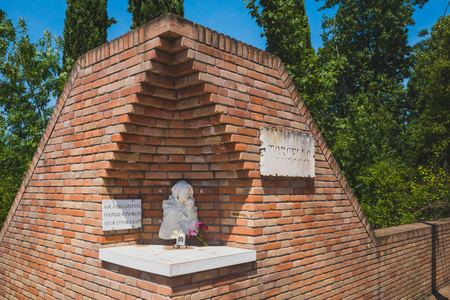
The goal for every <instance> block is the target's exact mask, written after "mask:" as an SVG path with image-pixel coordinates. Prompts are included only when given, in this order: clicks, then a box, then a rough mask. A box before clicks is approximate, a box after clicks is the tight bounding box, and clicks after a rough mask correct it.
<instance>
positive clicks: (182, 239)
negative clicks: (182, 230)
mask: <svg viewBox="0 0 450 300" xmlns="http://www.w3.org/2000/svg"><path fill="white" fill-rule="evenodd" d="M175 241H176V243H175V245H174V247H175V248H177V249H180V248H185V247H186V235H184V234H180V235H178V236H177V237H176V239H175Z"/></svg>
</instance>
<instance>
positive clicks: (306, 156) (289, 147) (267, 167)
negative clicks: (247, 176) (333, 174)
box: [260, 126, 315, 177]
mask: <svg viewBox="0 0 450 300" xmlns="http://www.w3.org/2000/svg"><path fill="white" fill-rule="evenodd" d="M260 140H261V148H260V153H261V155H260V157H261V158H260V168H261V169H260V171H261V175H263V176H287V177H315V169H314V136H312V135H309V134H306V133H298V132H293V131H287V130H281V129H277V128H272V127H264V126H263V127H261V134H260Z"/></svg>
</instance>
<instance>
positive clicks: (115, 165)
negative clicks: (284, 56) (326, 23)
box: [0, 14, 450, 299]
mask: <svg viewBox="0 0 450 300" xmlns="http://www.w3.org/2000/svg"><path fill="white" fill-rule="evenodd" d="M262 126H266V127H274V128H278V129H283V130H288V131H293V132H303V133H308V134H310V135H313V136H314V139H315V178H291V177H267V176H261V174H260V172H259V162H260V153H259V146H260V140H259V134H260V128H261V127H262ZM182 179H183V180H186V181H188V182H189V183H190V184H192V186H193V187H194V189H195V199H196V201H197V206H198V214H199V218H200V219H201V220H202V221H203V223H205V224H208V225H209V227H210V230H209V232H208V234H207V239H208V241H209V243H210V244H211V245H224V246H234V247H239V248H247V249H254V250H256V251H257V261H256V263H247V264H242V265H239V266H235V267H226V268H220V269H215V270H211V271H207V272H201V273H196V274H190V275H183V276H177V277H171V278H168V277H164V276H160V275H155V274H151V273H146V272H142V271H139V270H135V269H130V268H127V267H123V266H119V265H115V264H111V263H106V262H104V261H103V262H102V261H101V260H100V259H99V249H101V248H105V247H116V246H123V245H136V244H161V243H163V242H162V241H161V240H160V239H158V230H159V226H160V221H161V218H162V200H164V199H167V196H168V195H169V192H170V187H171V186H172V185H173V184H174V183H176V182H177V181H178V180H182ZM105 199H142V214H143V217H142V228H139V229H130V230H120V231H107V232H103V230H102V204H101V203H102V200H105ZM0 243H1V244H0V254H1V257H0V285H1V286H0V297H2V298H7V299H9V298H11V299H15V298H18V299H72V298H73V299H94V298H95V299H105V298H113V299H210V298H211V299H236V298H248V299H265V298H274V299H275V298H276V299H296V298H298V299H400V298H405V299H418V298H420V297H422V296H423V295H426V294H427V293H429V292H431V291H432V290H433V289H435V288H436V287H438V286H441V285H443V284H446V283H448V282H449V281H450V276H449V273H450V271H449V269H448V266H449V264H450V253H448V250H447V252H446V250H445V247H447V248H448V245H449V244H450V222H434V223H430V224H414V225H409V226H402V227H397V228H392V229H387V230H384V231H377V234H375V232H374V231H373V230H372V229H371V226H370V224H369V222H368V220H367V218H366V217H365V215H364V213H363V211H362V210H361V207H360V205H359V203H358V201H357V200H356V199H355V197H354V195H353V193H352V191H351V188H350V186H349V185H348V183H347V182H346V180H345V178H344V176H343V175H342V173H341V171H340V169H339V166H338V165H337V163H336V161H335V159H334V158H333V156H332V154H331V152H330V150H329V148H328V147H327V145H326V143H325V141H324V139H323V137H322V135H321V134H320V131H319V129H318V128H317V125H316V124H315V122H314V121H313V119H312V117H311V115H310V113H309V111H308V109H307V108H306V106H305V105H304V103H303V101H302V100H301V97H300V96H299V93H298V92H297V90H296V89H295V87H294V84H293V82H292V80H291V79H290V78H289V76H288V73H287V71H286V69H285V67H284V65H283V64H282V63H281V61H280V59H279V58H278V57H276V56H273V55H271V54H269V53H266V52H264V51H261V50H259V49H256V48H253V47H251V46H249V45H246V44H243V43H241V42H239V41H236V40H234V39H232V38H230V37H228V36H224V35H222V34H220V33H217V32H214V31H212V30H210V29H208V28H204V27H202V26H200V25H197V24H195V23H192V22H190V21H187V20H185V19H182V18H179V17H176V16H174V15H171V14H169V15H165V16H163V17H161V18H158V19H156V20H154V21H152V22H150V23H148V24H146V25H145V26H143V27H140V28H138V29H136V30H134V31H131V32H129V33H127V34H125V35H123V36H121V37H119V38H117V39H115V40H113V41H111V42H109V43H106V44H104V45H102V46H100V47H98V48H96V49H94V50H92V51H90V52H88V53H87V54H85V55H83V56H82V57H80V58H79V59H78V61H77V62H76V64H75V66H74V68H73V71H72V73H71V75H70V78H69V80H68V82H67V84H66V86H65V88H64V92H63V94H62V95H61V97H60V98H59V100H58V102H57V105H56V107H55V111H54V113H53V116H52V118H51V121H50V122H49V124H48V126H47V128H46V131H45V133H44V135H43V137H42V140H41V143H40V145H39V148H38V149H37V151H36V153H35V156H34V158H33V161H32V163H31V165H30V168H29V170H28V173H27V175H26V177H25V179H24V181H23V184H22V186H21V188H20V191H19V193H18V195H17V197H16V199H15V201H14V204H13V206H12V208H11V211H10V213H9V215H8V218H7V220H6V222H5V225H4V226H3V227H2V230H1V232H0Z"/></svg>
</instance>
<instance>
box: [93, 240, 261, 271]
mask: <svg viewBox="0 0 450 300" xmlns="http://www.w3.org/2000/svg"><path fill="white" fill-rule="evenodd" d="M100 259H101V260H103V261H107V262H110V263H113V264H116V265H120V266H125V267H128V268H132V269H136V270H140V271H144V272H149V273H153V274H158V275H163V276H167V277H174V276H180V275H185V274H191V273H197V272H202V271H207V270H212V269H218V268H222V267H229V266H233V265H238V264H243V263H248V262H253V261H256V251H254V250H248V249H241V248H233V247H224V246H218V247H190V246H188V247H187V248H185V249H175V248H174V247H173V246H161V245H143V246H123V247H114V248H105V249H100Z"/></svg>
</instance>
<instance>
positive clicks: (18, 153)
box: [0, 10, 66, 224]
mask: <svg viewBox="0 0 450 300" xmlns="http://www.w3.org/2000/svg"><path fill="white" fill-rule="evenodd" d="M61 49H62V47H61V39H60V38H53V37H52V36H51V34H50V33H49V32H48V31H46V32H44V36H43V38H42V39H41V40H39V41H38V42H37V43H31V42H30V39H29V37H28V35H27V27H26V24H25V21H24V20H23V19H19V24H18V26H17V27H14V25H13V24H12V22H11V21H10V20H9V19H7V16H6V13H5V12H4V11H1V10H0V165H1V168H0V224H3V222H4V219H5V217H6V215H7V214H8V211H9V208H10V205H11V203H12V201H13V199H14V197H15V195H16V193H17V191H18V189H19V187H20V184H21V182H22V179H23V176H24V175H25V172H26V170H27V168H28V164H29V162H30V160H31V158H32V156H33V153H34V151H35V149H36V146H37V145H38V143H39V140H40V138H41V135H42V131H43V129H44V128H45V126H46V124H47V122H48V120H49V118H50V115H51V113H52V108H50V107H49V106H48V103H49V101H50V98H51V97H58V96H59V94H60V92H61V90H62V88H63V85H64V83H65V81H66V78H65V77H64V76H59V74H60V73H61V68H60V61H61V57H60V54H59V53H60V52H61Z"/></svg>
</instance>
